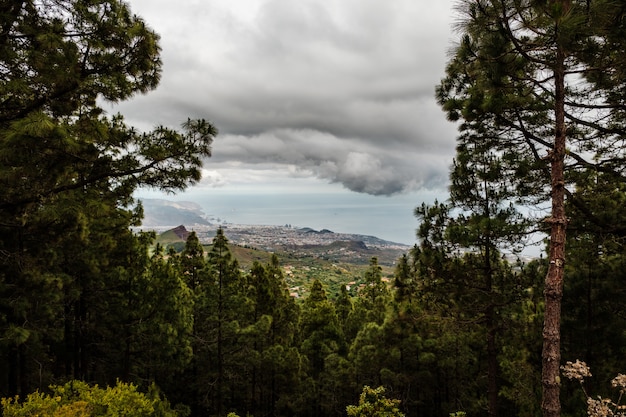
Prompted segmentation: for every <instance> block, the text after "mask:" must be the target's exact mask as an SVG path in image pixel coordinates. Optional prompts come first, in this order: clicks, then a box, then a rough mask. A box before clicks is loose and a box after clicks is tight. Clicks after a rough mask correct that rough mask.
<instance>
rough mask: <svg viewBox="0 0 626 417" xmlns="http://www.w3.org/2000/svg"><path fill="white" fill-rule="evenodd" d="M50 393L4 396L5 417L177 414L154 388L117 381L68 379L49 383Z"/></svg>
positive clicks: (168, 416)
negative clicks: (111, 383)
mask: <svg viewBox="0 0 626 417" xmlns="http://www.w3.org/2000/svg"><path fill="white" fill-rule="evenodd" d="M50 389H51V393H50V394H45V393H41V392H35V393H32V394H28V396H27V397H26V398H25V399H24V400H23V401H20V399H19V398H18V397H15V398H3V399H2V407H3V414H2V415H3V416H4V417H26V416H35V415H37V416H39V415H44V416H54V417H87V416H90V417H97V416H102V417H114V416H137V417H148V416H150V417H152V416H154V417H177V416H181V415H183V414H179V413H178V412H176V411H175V410H173V409H172V408H171V407H170V405H169V403H168V402H167V400H166V399H164V398H162V397H161V395H160V394H159V392H158V390H157V389H156V387H154V386H151V387H150V389H149V390H148V392H147V393H142V392H139V391H137V387H136V386H135V385H133V384H125V383H121V382H118V383H117V384H116V385H115V386H113V387H106V388H100V387H98V386H97V385H95V386H90V385H88V384H87V383H85V382H82V381H71V382H68V383H67V384H65V385H62V386H59V385H57V386H51V387H50Z"/></svg>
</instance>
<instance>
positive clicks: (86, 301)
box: [0, 0, 626, 417]
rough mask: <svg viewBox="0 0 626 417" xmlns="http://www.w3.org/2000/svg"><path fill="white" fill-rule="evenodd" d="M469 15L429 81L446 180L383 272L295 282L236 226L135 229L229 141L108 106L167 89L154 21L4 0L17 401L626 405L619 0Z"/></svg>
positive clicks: (257, 408)
mask: <svg viewBox="0 0 626 417" xmlns="http://www.w3.org/2000/svg"><path fill="white" fill-rule="evenodd" d="M457 12H458V13H459V22H458V25H457V26H458V27H457V28H456V29H457V30H458V32H459V34H460V37H459V41H458V43H456V44H455V45H454V48H453V50H452V51H451V53H450V54H449V57H448V62H447V67H446V69H445V73H444V74H442V75H441V77H442V78H441V82H440V83H439V84H438V85H437V86H434V91H433V94H435V97H436V99H437V101H438V103H439V105H440V106H441V108H442V110H443V111H444V113H445V114H446V115H447V117H448V119H449V120H450V121H451V122H454V123H456V124H457V125H458V136H457V138H456V155H455V157H454V160H453V161H450V162H451V166H450V170H449V182H450V187H449V196H447V198H446V199H445V200H443V201H437V202H435V203H434V204H421V205H420V204H419V203H416V208H415V220H416V221H415V224H407V225H406V227H407V228H412V229H416V236H417V238H418V242H419V243H418V244H416V245H415V246H414V247H413V248H411V249H410V250H408V251H407V253H406V254H404V255H403V256H401V257H400V258H399V259H398V260H397V261H396V263H395V265H394V267H393V270H392V271H391V272H389V273H388V274H387V273H384V272H383V268H382V267H381V265H379V263H378V260H377V259H376V258H375V257H373V258H372V259H371V260H370V263H369V265H368V266H367V267H366V268H364V270H363V271H364V272H363V273H362V274H361V276H359V277H358V284H359V285H352V286H349V285H342V286H341V288H340V290H338V291H330V290H329V286H328V283H327V282H325V281H324V280H323V279H322V277H318V278H315V277H314V278H313V279H311V280H310V282H307V283H306V286H307V291H306V294H307V295H306V297H302V298H295V297H293V296H291V295H290V293H289V290H288V285H287V282H286V276H285V270H284V265H282V263H281V259H280V257H279V256H278V255H277V254H273V255H269V256H268V261H267V262H265V261H263V262H261V261H255V262H253V263H251V264H250V265H245V266H244V265H243V264H242V263H241V262H240V260H238V259H237V257H236V256H235V255H234V251H233V245H232V244H231V243H230V242H229V239H228V232H227V230H223V229H218V232H217V234H216V236H215V237H214V238H213V240H212V242H211V244H210V245H204V244H202V243H201V242H200V240H199V239H198V236H197V235H196V234H195V233H194V232H191V233H190V234H189V236H188V237H187V238H186V241H185V242H184V246H182V247H181V248H179V249H176V250H175V249H173V248H166V247H164V246H162V245H161V244H159V243H157V240H156V238H157V236H156V234H155V233H154V232H147V231H144V232H138V231H137V227H138V226H140V225H141V221H142V216H143V211H142V210H143V209H142V205H141V203H139V202H138V201H137V200H136V199H135V197H134V195H135V192H136V191H137V190H138V189H141V188H151V189H156V190H161V191H165V192H181V191H184V190H185V189H187V188H189V187H190V186H192V185H194V184H196V183H197V182H198V181H199V180H200V178H201V170H202V167H203V162H204V161H206V159H207V158H209V157H210V156H211V146H212V143H213V140H214V139H215V138H216V137H217V135H218V127H217V126H215V125H213V123H211V122H210V121H208V120H206V119H192V118H190V119H187V120H183V121H181V124H180V128H179V129H172V128H169V127H165V126H159V125H158V124H159V120H154V124H155V125H156V126H157V127H155V128H154V129H153V130H151V131H147V132H141V131H138V130H137V129H135V128H134V127H132V126H130V125H129V124H127V122H126V121H125V120H124V118H123V117H122V116H121V115H109V114H107V113H106V112H104V111H103V109H102V107H101V106H102V103H103V102H121V101H125V100H128V99H130V98H131V97H133V96H135V95H137V94H141V93H147V92H149V91H151V90H154V89H155V88H156V87H157V85H158V84H159V80H160V77H161V75H162V62H161V58H160V52H161V49H160V44H159V35H158V34H157V33H155V32H154V31H153V30H152V29H151V28H150V24H149V22H146V21H144V20H143V19H142V18H141V17H140V16H137V15H134V14H133V13H131V11H130V7H129V5H128V4H127V3H125V2H124V1H122V0H19V1H13V0H11V1H2V2H0V187H1V188H0V190H1V192H0V398H3V400H2V409H1V410H2V415H3V416H6V417H9V416H15V417H18V416H100V415H102V416H117V415H128V416H181V417H184V416H192V417H196V416H198V417H200V416H230V417H234V416H254V417H263V416H285V417H287V416H302V417H307V416H310V417H335V416H336V417H339V416H407V417H435V416H438V417H439V416H456V417H460V416H490V417H496V416H519V417H531V416H539V415H543V416H544V417H557V416H586V415H589V416H600V415H602V416H613V415H614V416H619V415H624V414H623V413H624V411H623V408H622V406H621V404H620V403H619V400H620V398H621V396H622V394H623V393H624V392H625V391H626V377H624V375H622V374H620V372H626V361H624V357H625V354H626V297H624V295H625V293H626V285H624V279H625V277H626V276H625V275H624V274H625V272H624V271H626V251H625V247H624V244H625V237H626V142H625V141H626V36H625V35H626V3H624V2H621V1H614V0H585V1H583V0H459V1H458V2H457ZM416 48H417V46H416ZM407 53H416V52H415V51H407ZM207 118H210V115H207ZM537 236H539V238H537ZM538 241H540V242H541V243H540V245H541V247H540V250H541V252H542V254H541V255H540V256H537V257H536V258H535V259H533V260H531V261H528V260H526V261H522V259H521V258H519V257H517V255H518V254H520V253H521V252H522V251H523V250H524V249H525V248H526V247H527V246H528V245H531V244H537V242H538Z"/></svg>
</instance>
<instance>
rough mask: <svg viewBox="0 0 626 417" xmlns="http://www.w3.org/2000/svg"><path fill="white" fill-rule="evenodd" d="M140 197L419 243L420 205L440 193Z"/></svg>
mask: <svg viewBox="0 0 626 417" xmlns="http://www.w3.org/2000/svg"><path fill="white" fill-rule="evenodd" d="M139 196H140V197H144V198H162V199H166V200H171V201H191V202H194V203H197V204H199V205H200V206H201V207H202V209H203V211H204V212H205V213H206V214H207V215H208V216H209V217H212V218H215V219H220V220H221V221H226V222H229V223H234V224H254V225H277V226H278V225H291V226H293V227H310V228H313V229H316V230H322V229H328V230H331V231H333V232H336V233H355V234H361V235H369V236H376V237H378V238H381V239H384V240H388V241H391V242H396V243H403V244H407V245H413V244H414V243H416V242H417V240H416V237H415V231H416V229H417V227H418V222H417V219H416V218H415V217H414V215H413V211H414V209H415V207H417V206H418V205H421V204H422V202H426V203H432V202H433V201H434V200H435V198H436V196H435V195H434V194H422V195H420V194H418V193H414V194H410V195H408V194H405V195H399V196H391V197H383V196H372V195H366V194H358V193H352V192H346V193H323V192H315V193H294V192H291V193H288V194H283V193H274V194H272V193H267V192H248V193H233V192H229V191H227V190H224V189H219V188H214V189H206V188H204V189H191V190H188V191H186V192H184V193H182V194H179V195H162V194H159V193H156V192H140V193H139Z"/></svg>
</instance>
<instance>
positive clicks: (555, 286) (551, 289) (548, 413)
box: [541, 46, 567, 417]
mask: <svg viewBox="0 0 626 417" xmlns="http://www.w3.org/2000/svg"><path fill="white" fill-rule="evenodd" d="M564 62H565V53H564V51H563V50H562V49H561V48H560V47H558V46H557V51H556V62H555V68H554V82H555V136H554V148H553V150H552V153H551V155H550V162H551V189H552V215H551V217H550V218H548V219H547V220H546V221H547V223H548V224H549V225H550V253H549V258H548V260H549V262H550V263H549V266H548V273H547V275H546V280H545V286H544V298H545V314H544V323H543V350H542V354H541V359H542V375H541V383H542V388H543V399H542V404H541V409H542V412H543V416H544V417H559V416H560V415H561V402H560V397H559V394H560V392H559V391H560V377H559V373H560V369H559V367H560V362H561V299H562V297H563V278H564V266H565V232H566V228H567V217H566V216H565V177H564V165H565V141H566V132H565V70H564Z"/></svg>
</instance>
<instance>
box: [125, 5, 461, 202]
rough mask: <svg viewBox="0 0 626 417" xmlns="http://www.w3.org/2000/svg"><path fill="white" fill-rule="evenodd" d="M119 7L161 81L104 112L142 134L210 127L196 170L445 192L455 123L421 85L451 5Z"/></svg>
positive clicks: (441, 59) (383, 190) (441, 50)
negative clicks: (155, 38) (157, 51)
mask: <svg viewBox="0 0 626 417" xmlns="http://www.w3.org/2000/svg"><path fill="white" fill-rule="evenodd" d="M130 4H131V7H132V9H133V11H134V12H136V13H137V14H139V15H141V16H142V17H144V18H145V20H146V21H147V23H148V24H149V25H150V26H152V27H153V28H154V29H155V30H156V31H157V32H159V33H160V34H161V36H162V41H161V45H162V48H163V52H162V57H163V61H164V73H163V79H162V82H161V85H160V87H159V88H158V89H157V91H155V92H152V93H150V94H148V95H146V96H142V97H138V98H136V99H134V100H132V101H130V102H127V103H123V104H122V105H120V106H118V107H116V108H115V109H114V110H115V111H120V112H122V113H123V114H125V115H126V117H127V120H128V121H129V123H131V124H134V125H136V126H137V127H139V128H144V129H150V128H151V127H153V126H154V125H156V124H165V125H170V126H177V125H179V124H180V122H181V121H183V120H186V118H187V117H192V118H193V117H202V118H206V119H208V120H211V121H212V122H213V123H215V124H216V126H217V127H218V129H219V130H220V135H219V136H218V138H217V140H216V142H215V144H214V151H213V155H214V156H213V158H211V160H209V161H208V163H207V165H206V168H207V172H208V173H209V172H211V173H219V172H220V170H230V171H231V172H233V170H237V169H239V170H252V171H254V172H256V175H257V176H263V175H266V174H268V173H270V172H272V171H275V172H283V173H286V175H290V176H315V177H317V178H320V179H323V180H325V181H328V182H330V183H340V184H342V185H344V186H345V187H346V188H348V189H350V190H353V191H356V192H362V193H368V194H374V195H392V194H397V193H402V192H408V191H415V190H418V189H421V188H431V189H432V188H443V187H445V184H446V182H447V175H448V169H449V166H450V163H451V158H452V153H453V147H454V137H455V128H454V126H452V125H451V124H450V123H448V122H446V120H445V116H444V114H443V113H442V112H441V111H440V110H439V109H438V107H437V105H436V104H435V99H434V88H435V85H436V84H437V82H438V81H439V80H440V78H441V77H443V72H444V65H445V60H446V51H447V50H448V49H449V47H450V43H451V39H452V33H451V16H452V0H449V1H448V0H445V1H443V0H440V1H437V2H432V1H429V0H394V1H390V2H382V1H379V0H299V1H293V0H212V1H203V0H194V1H185V2H171V1H165V0H131V1H130ZM241 177H244V175H242V176H241ZM231 178H232V177H231ZM205 181H206V183H207V185H210V184H213V185H223V184H225V183H227V182H228V180H224V176H221V175H219V174H211V175H207V176H206V178H205Z"/></svg>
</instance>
